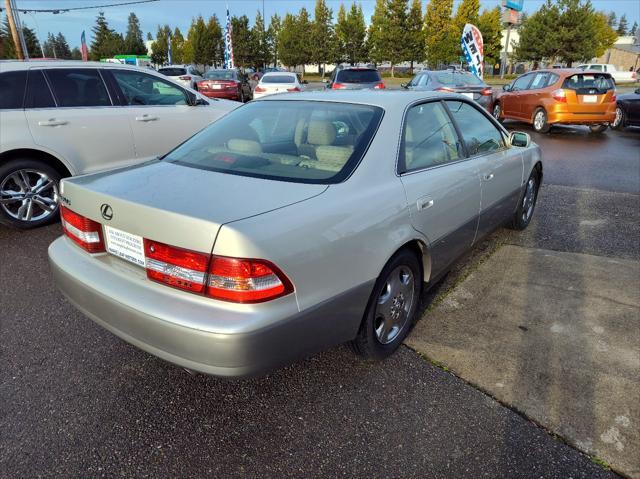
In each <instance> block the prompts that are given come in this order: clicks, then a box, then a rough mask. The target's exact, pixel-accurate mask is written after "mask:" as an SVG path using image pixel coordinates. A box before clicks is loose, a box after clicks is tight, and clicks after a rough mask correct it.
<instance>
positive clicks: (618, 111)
mask: <svg viewBox="0 0 640 479" xmlns="http://www.w3.org/2000/svg"><path fill="white" fill-rule="evenodd" d="M621 123H622V108H620V107H617V108H616V118H615V120H613V125H612V126H613V127H614V128H618V127H619V126H620V124H621Z"/></svg>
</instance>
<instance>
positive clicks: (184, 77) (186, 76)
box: [178, 75, 191, 80]
mask: <svg viewBox="0 0 640 479" xmlns="http://www.w3.org/2000/svg"><path fill="white" fill-rule="evenodd" d="M178 78H180V80H191V77H190V76H189V75H185V76H181V77H178Z"/></svg>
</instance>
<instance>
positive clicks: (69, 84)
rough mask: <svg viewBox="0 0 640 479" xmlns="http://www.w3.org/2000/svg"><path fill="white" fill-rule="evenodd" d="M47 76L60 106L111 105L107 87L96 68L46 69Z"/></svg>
mask: <svg viewBox="0 0 640 479" xmlns="http://www.w3.org/2000/svg"><path fill="white" fill-rule="evenodd" d="M47 77H48V78H49V82H50V83H51V88H52V89H53V94H54V95H55V97H56V100H57V102H58V106H60V107H82V106H111V100H110V99H109V94H108V93H107V87H106V86H105V84H104V82H103V81H102V77H101V76H100V74H99V73H98V70H96V69H93V68H78V69H74V68H69V69H67V68H65V69H59V70H47Z"/></svg>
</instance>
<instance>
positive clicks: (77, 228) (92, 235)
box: [60, 206, 105, 253]
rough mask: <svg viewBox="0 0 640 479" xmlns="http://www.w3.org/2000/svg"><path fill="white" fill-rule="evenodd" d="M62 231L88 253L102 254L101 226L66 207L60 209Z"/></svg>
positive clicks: (103, 249)
mask: <svg viewBox="0 0 640 479" xmlns="http://www.w3.org/2000/svg"><path fill="white" fill-rule="evenodd" d="M60 213H61V222H62V230H63V231H64V233H65V234H66V235H67V236H68V237H69V239H71V240H72V241H73V242H74V243H76V244H77V245H78V246H80V247H81V248H82V249H83V250H85V251H88V252H89V253H103V252H104V251H105V248H104V239H103V237H102V225H101V224H100V223H98V222H96V221H93V220H90V219H89V218H85V217H84V216H82V215H79V214H78V213H76V212H75V211H71V210H70V209H69V208H67V207H66V206H61V207H60Z"/></svg>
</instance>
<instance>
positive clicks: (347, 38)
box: [336, 3, 368, 65]
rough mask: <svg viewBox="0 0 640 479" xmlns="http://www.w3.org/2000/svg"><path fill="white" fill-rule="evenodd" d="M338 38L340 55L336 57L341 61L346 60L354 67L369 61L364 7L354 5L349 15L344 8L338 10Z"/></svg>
mask: <svg viewBox="0 0 640 479" xmlns="http://www.w3.org/2000/svg"><path fill="white" fill-rule="evenodd" d="M336 37H337V39H338V42H337V43H338V45H339V54H338V55H336V56H339V58H340V60H346V61H348V62H349V63H350V64H352V65H355V64H356V63H360V62H365V61H367V60H368V53H367V44H366V40H367V27H366V25H365V22H364V14H363V13H362V7H360V6H359V5H356V4H355V3H352V4H351V8H350V9H349V12H348V13H347V12H345V10H344V9H343V8H341V10H338V23H337V24H336Z"/></svg>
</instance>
